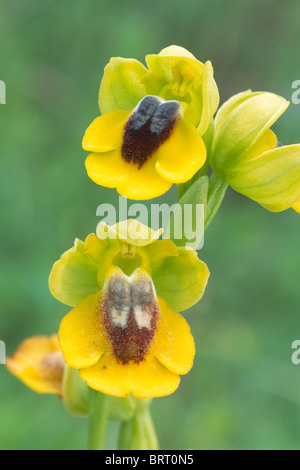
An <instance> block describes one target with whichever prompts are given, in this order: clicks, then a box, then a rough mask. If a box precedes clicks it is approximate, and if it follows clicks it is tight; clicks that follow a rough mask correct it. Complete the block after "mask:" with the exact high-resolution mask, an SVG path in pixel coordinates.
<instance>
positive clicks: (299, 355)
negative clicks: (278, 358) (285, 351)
mask: <svg viewBox="0 0 300 470" xmlns="http://www.w3.org/2000/svg"><path fill="white" fill-rule="evenodd" d="M292 349H295V351H294V352H293V354H292V363H293V364H294V365H295V366H298V365H299V364H300V341H299V340H296V341H294V342H293V344H292Z"/></svg>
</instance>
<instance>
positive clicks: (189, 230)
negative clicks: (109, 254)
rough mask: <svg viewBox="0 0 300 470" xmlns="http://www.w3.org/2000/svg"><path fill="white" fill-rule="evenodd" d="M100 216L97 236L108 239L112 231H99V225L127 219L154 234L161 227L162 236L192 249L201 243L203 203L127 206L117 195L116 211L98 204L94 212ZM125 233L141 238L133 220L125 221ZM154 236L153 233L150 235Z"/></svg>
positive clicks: (108, 205) (101, 226)
mask: <svg viewBox="0 0 300 470" xmlns="http://www.w3.org/2000/svg"><path fill="white" fill-rule="evenodd" d="M117 212H118V214H117ZM96 215H97V217H101V219H100V222H99V224H98V227H97V235H98V237H99V238H102V239H106V238H112V236H113V234H112V233H111V232H108V231H104V230H102V228H103V225H105V224H107V225H109V226H112V225H115V224H116V223H117V222H118V221H120V222H122V221H124V220H128V219H135V220H136V221H138V222H140V223H142V224H143V225H146V226H147V227H150V228H151V229H152V230H153V233H155V232H156V231H157V230H159V229H160V228H162V229H163V234H162V238H171V239H173V240H179V241H180V242H181V243H180V245H184V246H187V247H190V248H193V249H194V250H200V249H201V248H202V247H203V245H204V205H203V204H196V205H193V204H184V205H181V204H173V205H172V206H169V205H168V204H166V203H164V204H150V206H147V205H146V204H141V203H135V204H131V205H128V200H127V199H126V198H125V197H119V207H118V211H117V210H116V208H115V206H113V205H112V204H100V206H98V208H97V212H96ZM128 230H129V232H130V233H129V235H130V237H131V238H132V239H138V238H142V237H143V234H142V233H140V231H139V226H138V225H137V224H135V223H132V224H129V227H128ZM154 238H156V237H155V235H154Z"/></svg>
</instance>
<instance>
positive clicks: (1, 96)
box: [0, 80, 6, 104]
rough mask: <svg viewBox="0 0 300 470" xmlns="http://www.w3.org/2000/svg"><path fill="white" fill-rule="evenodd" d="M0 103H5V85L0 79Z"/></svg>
mask: <svg viewBox="0 0 300 470" xmlns="http://www.w3.org/2000/svg"><path fill="white" fill-rule="evenodd" d="M0 104H6V85H5V82H4V81H3V80H0Z"/></svg>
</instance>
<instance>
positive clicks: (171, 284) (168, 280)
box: [152, 248, 210, 312]
mask: <svg viewBox="0 0 300 470" xmlns="http://www.w3.org/2000/svg"><path fill="white" fill-rule="evenodd" d="M209 276H210V273H209V270H208V267H207V266H206V264H205V263H204V262H203V261H201V260H199V258H198V256H197V252H196V251H194V250H192V249H191V248H178V256H177V257H169V258H166V259H165V260H164V262H163V263H162V264H161V265H160V266H159V267H158V268H156V269H153V270H152V279H153V282H154V285H155V288H156V291H157V294H158V295H159V296H160V297H162V298H163V299H164V300H165V301H166V302H167V304H168V305H169V306H170V307H171V308H172V309H173V310H175V311H176V312H181V311H183V310H186V309H188V308H190V307H192V306H193V305H195V304H196V303H197V302H198V301H199V300H200V299H201V297H202V296H203V294H204V291H205V288H206V285H207V282H208V278H209Z"/></svg>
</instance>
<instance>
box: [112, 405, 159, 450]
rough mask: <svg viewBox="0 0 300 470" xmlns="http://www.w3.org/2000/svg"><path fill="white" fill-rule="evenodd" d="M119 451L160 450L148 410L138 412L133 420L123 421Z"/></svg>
mask: <svg viewBox="0 0 300 470" xmlns="http://www.w3.org/2000/svg"><path fill="white" fill-rule="evenodd" d="M118 449H119V450H158V449H159V445H158V439H157V435H156V432H155V428H154V425H153V421H152V417H151V414H150V411H149V409H148V408H145V409H143V410H137V411H136V412H135V415H134V416H133V418H131V419H130V420H128V421H123V423H122V424H121V428H120V434H119V442H118Z"/></svg>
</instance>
